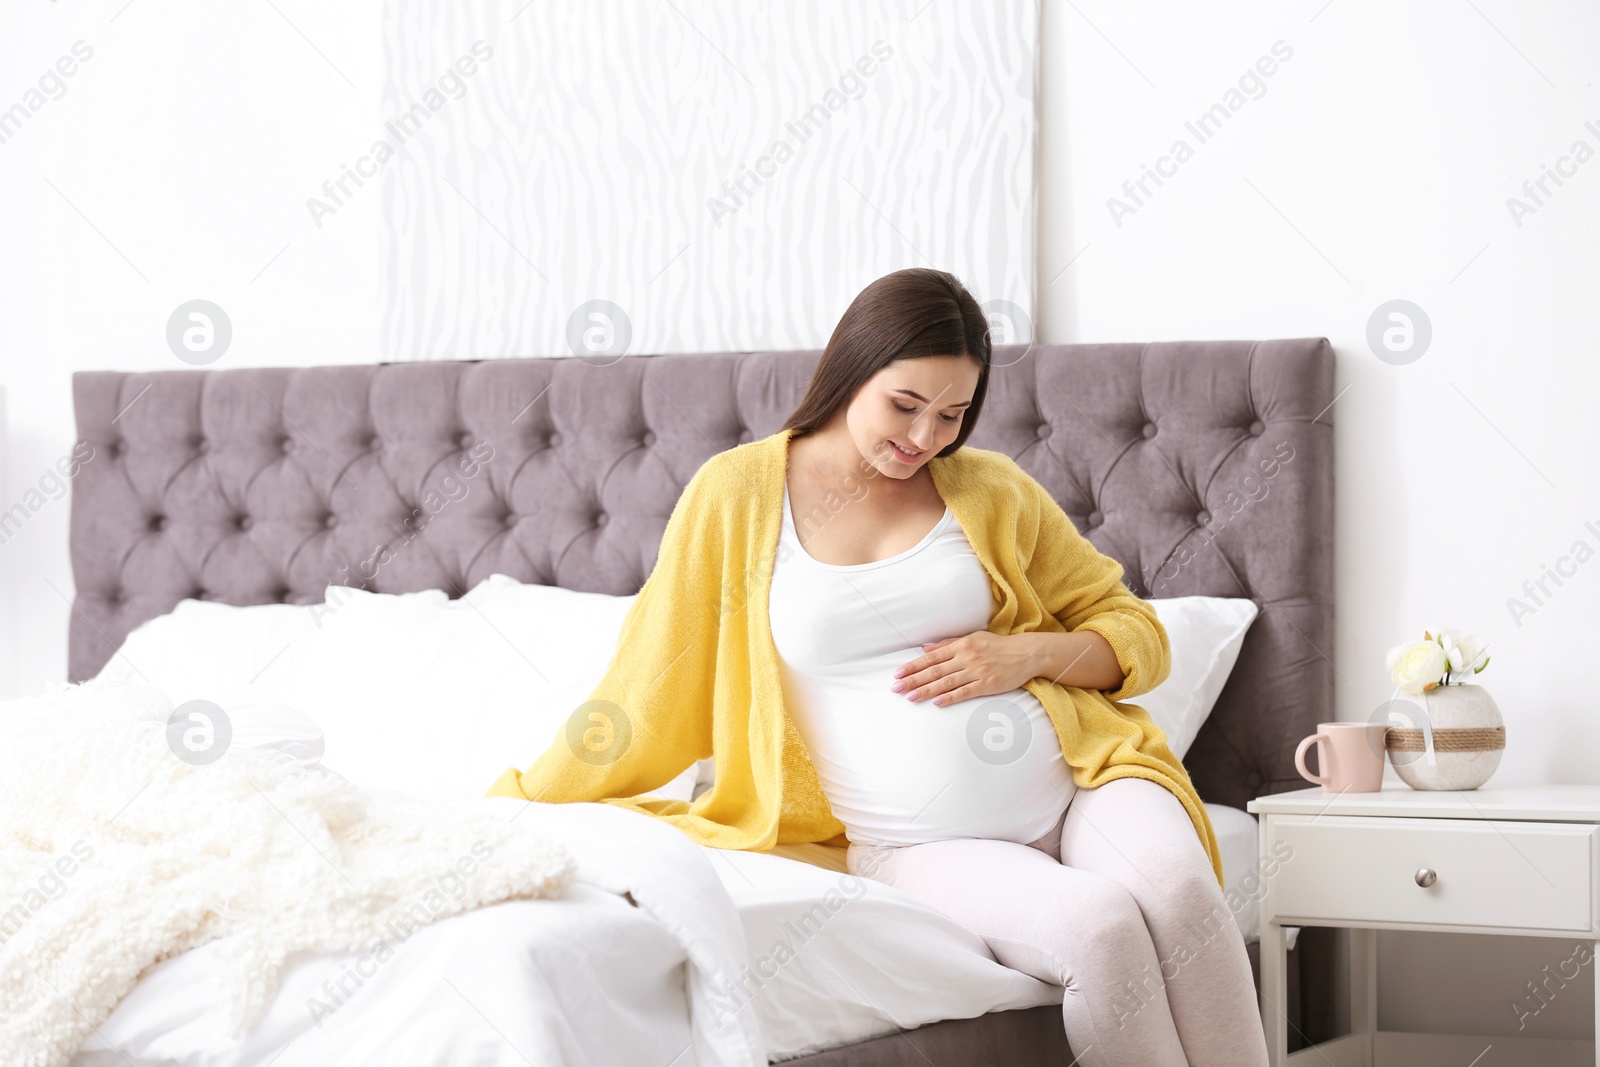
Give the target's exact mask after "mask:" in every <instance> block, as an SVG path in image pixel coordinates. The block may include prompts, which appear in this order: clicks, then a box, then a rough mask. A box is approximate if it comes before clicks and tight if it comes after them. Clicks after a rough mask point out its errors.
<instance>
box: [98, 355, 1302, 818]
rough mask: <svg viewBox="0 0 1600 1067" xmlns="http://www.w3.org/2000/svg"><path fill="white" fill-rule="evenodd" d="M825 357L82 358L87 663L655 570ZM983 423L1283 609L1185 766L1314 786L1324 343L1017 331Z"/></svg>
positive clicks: (1008, 448) (1252, 648) (1156, 546)
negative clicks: (209, 638)
mask: <svg viewBox="0 0 1600 1067" xmlns="http://www.w3.org/2000/svg"><path fill="white" fill-rule="evenodd" d="M819 357H820V353H819V352H816V351H800V352H761V353H722V354H712V355H677V356H630V357H626V358H623V359H620V360H617V361H615V362H612V363H610V364H609V365H605V366H601V365H595V364H591V363H589V362H587V361H585V360H581V359H530V360H493V361H488V362H462V363H404V364H380V365H368V366H355V367H316V368H307V369H259V370H200V371H161V372H156V373H150V374H125V373H118V372H110V371H100V372H88V373H80V374H78V375H76V376H75V378H74V381H73V388H74V399H75V403H76V409H77V423H78V426H77V430H78V436H79V438H80V440H81V441H85V442H88V443H89V444H90V445H92V446H93V448H94V450H95V453H94V457H93V458H92V459H91V460H90V461H89V462H87V463H85V464H83V466H82V469H81V471H80V473H79V474H78V475H77V477H76V479H75V481H74V485H73V498H72V545H71V549H72V567H73V575H74V579H75V582H76V589H77V595H76V600H75V601H74V604H73V614H72V623H71V636H70V668H69V669H70V674H71V678H72V679H73V680H75V681H76V680H82V679H85V678H89V677H91V676H93V675H94V674H96V673H97V672H98V671H99V669H100V668H101V666H102V665H104V663H105V662H106V660H108V659H109V658H110V657H111V655H112V654H113V653H114V651H115V650H116V648H117V647H118V646H119V645H120V644H121V643H122V640H123V638H124V637H126V636H127V634H128V633H129V631H131V630H132V629H133V628H134V627H136V626H138V625H139V624H140V623H142V622H144V621H145V620H147V619H150V618H153V617H154V616H156V615H159V614H162V613H164V612H167V611H169V610H171V609H172V608H173V606H174V605H176V604H177V602H178V601H179V600H181V599H183V598H185V597H200V598H205V599H211V600H220V601H224V602H226V603H229V604H263V603H272V602H277V601H287V602H291V603H315V602H320V601H321V600H322V598H323V589H324V586H326V585H327V584H328V583H330V582H331V583H342V584H350V585H360V584H363V582H365V583H366V585H367V587H368V588H371V589H375V590H377V591H379V592H390V593H394V592H410V591H414V590H419V589H429V588H440V589H444V590H446V591H448V592H449V593H450V594H451V595H452V596H457V595H460V594H461V593H463V592H465V591H466V590H467V589H469V588H471V587H472V586H473V585H474V584H476V583H477V582H478V581H479V580H481V579H483V578H485V577H487V576H488V575H490V574H492V573H495V572H497V571H498V572H503V573H506V574H509V575H512V576H514V577H516V578H518V579H521V580H523V581H528V582H539V583H544V584H554V585H560V586H565V587H567V588H571V589H580V590H589V591H596V592H605V593H612V594H629V593H634V592H637V591H638V589H639V586H640V585H642V584H643V582H644V579H645V578H646V577H647V576H648V574H649V572H650V569H651V568H652V567H653V566H654V563H655V556H656V551H657V549H658V547H659V544H660V538H661V533H662V531H663V530H664V529H665V526H666V521H667V517H668V515H669V514H670V513H671V511H672V506H673V504H674V503H675V502H676V500H677V498H678V495H679V493H680V492H681V491H682V489H683V486H684V485H685V484H686V483H687V482H688V480H689V478H690V477H691V476H693V474H694V473H695V471H696V470H698V469H699V467H700V464H701V463H703V462H704V461H705V460H706V459H707V458H709V457H710V456H712V455H713V454H715V453H716V452H719V451H721V450H723V449H726V448H730V447H732V446H733V445H735V444H737V443H739V442H742V441H749V440H753V439H755V438H758V437H764V436H766V435H767V434H770V433H772V432H774V431H775V430H777V428H778V427H779V425H780V424H781V423H782V422H783V420H784V418H785V417H786V416H787V415H788V413H789V412H790V411H791V410H792V409H793V408H794V407H795V406H796V405H797V404H798V403H799V401H800V398H801V396H802V394H803V393H804V390H805V386H806V384H807V382H808V381H809V379H810V375H811V371H812V369H813V368H814V366H815V365H816V361H817V359H818V358H819ZM994 363H995V367H994V371H993V373H992V375H991V378H990V385H989V395H988V398H987V400H986V401H985V405H984V411H983V414H982V421H981V422H980V424H979V426H978V427H977V429H976V430H975V431H974V432H973V434H972V436H971V438H970V443H971V444H972V445H973V446H975V447H979V448H988V449H995V450H997V451H1002V452H1005V453H1008V454H1009V455H1011V456H1013V457H1014V458H1015V459H1016V460H1017V461H1018V462H1019V463H1020V464H1021V465H1022V466H1023V467H1024V468H1025V469H1027V470H1028V471H1029V473H1031V474H1032V475H1033V476H1034V477H1035V478H1037V479H1038V480H1039V481H1040V483H1042V484H1043V485H1044V486H1045V487H1046V488H1047V489H1049V490H1050V492H1051V493H1052V494H1053V495H1054V496H1055V498H1056V499H1057V500H1058V501H1060V503H1061V505H1062V507H1063V508H1064V509H1065V510H1066V512H1067V514H1068V515H1070V516H1071V517H1072V520H1073V522H1075V523H1076V524H1078V527H1079V529H1081V530H1083V531H1084V532H1085V534H1086V535H1087V536H1088V537H1089V539H1090V540H1091V541H1092V542H1093V543H1094V544H1095V545H1096V546H1097V547H1098V548H1099V549H1100V550H1101V551H1102V552H1104V553H1106V554H1107V555H1109V556H1112V557H1113V558H1115V559H1117V560H1118V561H1119V562H1121V563H1122V565H1123V567H1124V568H1125V569H1126V572H1127V573H1126V576H1125V580H1126V581H1127V584H1128V585H1129V587H1130V588H1131V589H1132V590H1133V591H1134V592H1135V593H1137V594H1139V595H1141V596H1144V597H1167V596H1183V595H1190V594H1209V595H1214V596H1248V597H1251V598H1253V599H1254V600H1255V601H1256V602H1257V603H1258V604H1260V605H1262V612H1261V614H1260V616H1259V617H1258V618H1257V619H1256V621H1255V623H1254V624H1253V625H1252V627H1251V630H1250V633H1249V635H1248V637H1247V638H1246V640H1245V644H1244V648H1243V650H1242V651H1241V653H1240V656H1239V662H1238V665H1237V666H1236V667H1235V669H1234V672H1233V676H1232V678H1231V680H1230V681H1229V683H1228V686H1227V688H1226V689H1225V690H1224V691H1223V693H1222V696H1221V699H1220V700H1219V701H1218V703H1217V706H1216V709H1215V710H1214V711H1213V713H1212V715H1211V718H1210V719H1209V720H1208V721H1207V723H1206V725H1205V726H1204V728H1203V729H1202V730H1201V732H1200V735H1199V737H1198V739H1197V740H1196V741H1195V744H1194V746H1193V748H1192V749H1191V750H1190V751H1189V754H1188V756H1187V757H1186V758H1185V761H1184V762H1185V764H1186V766H1187V767H1188V769H1189V771H1190V774H1191V776H1192V777H1193V779H1194V782H1195V785H1196V787H1197V788H1198V789H1199V791H1200V794H1201V796H1202V797H1204V798H1205V799H1206V800H1210V801H1214V802H1217V803H1223V804H1230V805H1233V806H1235V807H1240V808H1242V807H1244V805H1245V802H1246V801H1247V800H1249V799H1250V798H1252V797H1254V796H1257V795H1260V794H1263V793H1270V792H1278V791H1282V790H1285V789H1289V788H1298V787H1300V786H1303V785H1304V781H1303V780H1302V779H1301V778H1300V777H1299V775H1297V774H1296V773H1295V770H1294V761H1293V753H1294V744H1295V742H1296V741H1297V740H1298V739H1299V738H1300V737H1302V736H1304V735H1305V734H1308V733H1311V732H1313V730H1314V728H1315V725H1316V723H1318V722H1319V721H1325V720H1331V719H1333V717H1334V707H1333V665H1332V663H1331V661H1330V660H1329V659H1328V653H1330V652H1331V649H1332V645H1333V425H1332V417H1331V413H1330V411H1329V406H1330V405H1331V404H1332V402H1333V398H1334V394H1333V352H1332V350H1331V349H1330V347H1329V345H1328V343H1327V342H1326V341H1325V340H1320V339H1315V340H1292V341H1259V342H1246V341H1207V342H1193V343H1183V342H1174V343H1161V344H1150V345H1143V346H1141V345H1036V346H1031V347H1024V346H1006V347H1001V348H997V349H996V350H995V354H994Z"/></svg>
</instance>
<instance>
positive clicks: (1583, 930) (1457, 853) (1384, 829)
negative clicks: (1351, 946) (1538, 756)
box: [1263, 815, 1600, 934]
mask: <svg viewBox="0 0 1600 1067" xmlns="http://www.w3.org/2000/svg"><path fill="white" fill-rule="evenodd" d="M1268 826H1269V830H1268V833H1269V834H1270V836H1271V838H1272V840H1269V841H1268V842H1267V843H1266V847H1267V850H1268V854H1269V855H1277V856H1278V857H1279V858H1280V863H1279V866H1278V869H1277V871H1276V873H1275V874H1274V875H1273V876H1272V877H1271V878H1270V879H1269V880H1268V883H1267V896H1266V899H1265V900H1264V901H1263V909H1264V911H1263V918H1266V917H1268V916H1269V915H1270V916H1272V917H1286V918H1288V919H1290V920H1293V919H1303V920H1307V922H1308V923H1309V922H1311V921H1312V920H1316V919H1328V920H1339V921H1343V922H1348V923H1350V924H1352V925H1360V924H1362V923H1363V922H1375V923H1379V924H1384V923H1412V924H1430V923H1431V924H1438V925H1441V926H1488V927H1512V928H1521V929H1526V930H1530V931H1532V930H1542V931H1551V932H1561V933H1578V934H1587V933H1589V932H1590V931H1591V928H1592V927H1591V923H1592V916H1591V914H1590V898H1591V895H1592V893H1593V890H1594V864H1595V849H1594V844H1595V837H1596V834H1597V833H1600V826H1594V825H1592V824H1586V823H1540V822H1498V821H1497V822H1491V821H1487V820H1477V819H1402V818H1373V817H1352V816H1332V815H1322V816H1309V815H1274V816H1271V817H1270V819H1269V820H1268ZM1285 844H1287V845H1288V846H1289V847H1290V848H1292V849H1293V850H1294V851H1293V854H1292V855H1291V856H1289V857H1288V858H1287V859H1284V858H1282V857H1283V855H1284V853H1285V852H1286V851H1287V850H1286V849H1285V848H1284V845H1285ZM1424 867H1426V868H1429V869H1431V870H1433V871H1434V872H1435V873H1436V876H1437V878H1436V880H1435V881H1434V882H1433V884H1432V885H1431V886H1428V887H1426V888H1424V887H1423V886H1420V885H1418V884H1417V880H1416V875H1417V871H1418V870H1419V869H1420V868H1424Z"/></svg>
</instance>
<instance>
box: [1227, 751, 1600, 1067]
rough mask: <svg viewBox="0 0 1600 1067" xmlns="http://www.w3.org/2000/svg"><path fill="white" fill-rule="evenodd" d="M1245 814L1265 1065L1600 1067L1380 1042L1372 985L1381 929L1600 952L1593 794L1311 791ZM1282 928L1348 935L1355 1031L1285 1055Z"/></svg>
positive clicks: (1513, 1043) (1480, 1039) (1526, 1053)
mask: <svg viewBox="0 0 1600 1067" xmlns="http://www.w3.org/2000/svg"><path fill="white" fill-rule="evenodd" d="M1247 807H1248V809H1249V810H1250V811H1251V812H1252V813H1254V814H1255V815H1257V816H1258V817H1259V819H1260V824H1261V849H1260V854H1261V861H1262V863H1263V867H1262V875H1261V878H1262V893H1263V896H1262V898H1261V1017H1262V1022H1263V1024H1264V1025H1265V1026H1266V1030H1267V1049H1268V1051H1269V1052H1270V1054H1271V1061H1272V1064H1273V1067H1283V1065H1284V1064H1309V1063H1315V1064H1318V1065H1319V1067H1329V1065H1332V1067H1358V1065H1359V1067H1417V1065H1422V1064H1429V1063H1435V1062H1437V1063H1449V1064H1453V1065H1456V1067H1467V1065H1468V1064H1472V1063H1475V1062H1476V1057H1478V1056H1480V1055H1481V1054H1482V1053H1483V1052H1484V1050H1485V1048H1486V1047H1487V1046H1489V1045H1491V1044H1492V1045H1493V1046H1494V1053H1493V1056H1492V1058H1491V1059H1489V1060H1485V1061H1484V1064H1480V1065H1479V1067H1485V1065H1486V1064H1487V1063H1490V1062H1492V1063H1493V1064H1495V1065H1496V1067H1502V1065H1511V1064H1529V1065H1537V1067H1566V1065H1568V1064H1571V1065H1574V1067H1577V1065H1583V1067H1594V1065H1600V1043H1594V1044H1592V1043H1590V1042H1587V1041H1559V1040H1552V1039H1548V1038H1530V1037H1505V1036H1500V1035H1477V1034H1416V1033H1400V1032H1395V1031H1383V1030H1379V1029H1378V1028H1377V1021H1378V999H1377V992H1378V991H1377V981H1376V970H1377V952H1376V940H1377V935H1376V931H1377V930H1380V929H1382V930H1440V931H1449V932H1455V933H1473V934H1517V935H1524V936H1534V937H1551V938H1560V939H1562V940H1564V941H1569V942H1571V943H1572V948H1574V949H1576V948H1579V947H1582V948H1583V949H1584V955H1586V956H1587V955H1588V954H1590V953H1594V954H1597V955H1600V945H1597V944H1596V943H1595V942H1596V939H1597V938H1600V926H1597V923H1600V901H1597V900H1596V892H1597V888H1600V786H1591V785H1543V786H1496V785H1495V784H1494V783H1493V782H1490V783H1489V784H1487V785H1484V786H1482V787H1480V788H1478V789H1473V790H1468V791H1466V792H1448V793H1446V792H1437V793H1436V792H1421V791H1418V790H1414V789H1411V788H1409V787H1407V786H1403V785H1397V784H1394V785H1391V784H1387V783H1386V784H1385V786H1384V788H1383V790H1382V791H1380V792H1377V793H1345V794H1343V795H1338V796H1335V795H1333V794H1329V793H1324V792H1323V791H1322V788H1321V787H1320V786H1312V787H1311V788H1309V789H1299V790H1296V791H1294V792H1292V793H1277V794H1274V795H1272V796H1267V797H1259V798H1257V799H1255V800H1252V801H1250V803H1249V804H1248V805H1247ZM1430 873H1431V875H1432V877H1430V876H1429V875H1430ZM1286 926H1291V927H1293V926H1342V927H1348V928H1349V929H1350V976H1349V981H1350V1013H1351V1031H1352V1032H1351V1033H1350V1034H1348V1035H1346V1036H1343V1037H1340V1038H1336V1039H1334V1040H1332V1041H1325V1042H1323V1043H1322V1044H1320V1045H1317V1046H1315V1047H1313V1048H1307V1049H1302V1050H1300V1051H1299V1052H1296V1053H1295V1054H1294V1055H1292V1056H1291V1055H1289V1054H1288V1052H1287V1049H1288V1016H1287V1015H1286V1014H1285V1012H1286V1010H1287V1003H1286V1001H1287V996H1286V989H1285V958H1284V953H1285V944H1284V927H1286ZM1563 958H1565V954H1563ZM1575 966H1578V964H1575ZM1581 966H1587V967H1593V966H1595V964H1594V962H1593V961H1592V960H1591V961H1586V962H1583V963H1582V964H1581ZM1567 977H1569V978H1570V977H1571V975H1568V976H1567ZM1548 981H1549V979H1546V982H1548ZM1596 990H1597V992H1596V1005H1595V1008H1596V1017H1597V1019H1600V983H1597V984H1596ZM1530 996H1531V994H1530Z"/></svg>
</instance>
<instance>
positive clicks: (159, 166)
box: [0, 0, 382, 692]
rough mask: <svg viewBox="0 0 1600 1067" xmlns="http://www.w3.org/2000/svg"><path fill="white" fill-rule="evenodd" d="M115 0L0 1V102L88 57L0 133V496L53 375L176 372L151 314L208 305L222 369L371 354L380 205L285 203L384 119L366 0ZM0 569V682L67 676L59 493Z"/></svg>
mask: <svg viewBox="0 0 1600 1067" xmlns="http://www.w3.org/2000/svg"><path fill="white" fill-rule="evenodd" d="M124 3H125V0H114V2H109V3H92V4H89V5H79V4H13V5H8V6H7V8H6V11H5V13H4V14H3V15H0V110H4V109H7V108H9V107H11V106H12V105H13V104H16V103H18V102H23V101H25V99H26V96H25V94H26V93H27V92H28V90H29V89H34V88H37V86H38V79H39V78H40V77H41V75H44V74H45V73H46V72H47V71H49V70H51V69H52V68H53V67H54V65H55V64H56V62H57V60H58V59H59V58H60V57H63V56H69V55H71V52H72V47H73V44H74V43H75V42H78V41H82V42H83V46H84V48H87V49H89V50H92V55H91V56H90V58H88V59H87V60H86V61H83V62H82V63H81V64H80V65H79V66H78V67H77V69H76V71H75V73H73V74H72V75H71V76H70V77H68V78H66V79H64V80H63V84H64V85H65V93H64V94H63V95H61V96H60V98H59V99H49V98H48V94H47V96H46V99H45V102H44V103H43V106H42V107H40V108H39V109H38V111H37V112H34V113H31V114H30V117H29V118H28V119H27V120H26V122H25V123H23V124H22V126H21V128H20V129H17V130H15V131H14V132H11V133H10V136H9V137H8V138H7V139H6V140H5V141H4V143H0V204H3V205H4V209H3V211H0V250H3V254H0V386H4V387H7V389H8V391H9V394H10V415H11V419H10V422H11V427H10V448H9V455H8V456H7V460H6V462H7V464H8V467H9V472H10V489H11V495H9V496H7V497H6V504H7V505H9V504H10V503H11V502H12V501H14V500H16V499H18V498H19V497H20V496H21V495H22V494H23V493H25V492H26V490H27V489H28V488H29V487H31V486H36V485H37V483H38V481H39V479H40V478H41V476H43V475H45V473H46V472H47V471H48V470H49V469H50V468H51V467H52V466H53V465H54V464H55V463H56V462H57V460H58V459H59V458H60V457H62V456H63V455H64V454H66V453H67V452H69V451H70V450H71V448H72V444H73V439H74V432H73V419H72V392H71V388H72V383H71V374H72V372H73V371H76V370H88V369H105V368H115V369H119V370H139V369H143V370H172V369H182V368H183V367H184V364H182V363H180V362H179V361H178V360H177V359H176V358H175V357H174V355H173V354H172V352H171V351H170V350H169V349H168V348H167V343H166V323H167V318H168V316H169V315H170V314H171V313H172V311H173V310H174V309H175V308H176V307H177V306H178V305H179V304H181V303H183V302H185V301H188V300H191V299H195V298H203V299H207V300H211V301H213V302H214V303H216V304H218V305H220V306H221V307H222V308H223V310H224V311H225V312H226V313H227V314H228V316H229V318H230V319H231V321H232V324H233V342H232V346H231V348H230V349H229V351H228V352H227V353H226V355H225V356H224V359H225V361H226V363H225V364H224V365H227V366H239V367H248V366H262V365H268V364H278V365H304V364H311V363H349V362H364V361H368V360H371V359H374V358H375V355H376V345H375V343H374V338H375V336H376V329H375V326H376V300H377V296H376V294H377V279H378V261H377V250H378V239H377V217H378V209H379V204H378V202H377V201H378V197H377V196H376V195H373V196H369V197H366V198H357V199H355V200H354V201H352V203H351V204H350V205H349V207H348V208H347V209H345V210H343V211H341V212H340V214H339V215H338V217H337V218H335V219H332V220H327V222H326V223H325V225H324V226H323V227H322V229H321V230H318V229H317V228H316V227H314V226H313V225H312V223H311V219H310V215H309V213H308V212H307V210H306V207H305V201H306V198H307V197H309V196H311V195H313V194H314V193H316V192H317V191H318V189H319V187H320V186H321V184H322V182H323V180H324V179H325V178H327V177H328V176H329V175H337V174H338V172H339V165H340V163H341V162H343V161H346V160H348V159H351V158H353V153H355V152H358V151H360V150H362V149H364V148H365V146H366V145H367V144H369V143H370V142H371V140H372V138H373V136H374V135H375V134H374V131H376V130H377V129H378V128H379V127H380V126H381V125H382V123H381V120H380V118H379V109H378V99H379V96H378V93H379V88H380V78H381V75H380V70H379V62H378V33H377V22H378V7H379V5H378V3H377V0H359V2H357V3H349V4H340V5H319V4H313V3H309V2H305V0H274V4H276V9H275V8H274V6H272V5H269V4H249V5H243V6H239V5H231V4H229V5H224V4H207V3H199V2H196V0H178V2H166V0H163V2H162V3H148V2H135V3H132V4H129V5H128V6H126V7H124V6H123V4H124ZM119 9H120V10H119ZM280 12H281V14H280ZM319 50H320V53H321V54H319ZM324 57H326V58H324ZM69 69H70V64H69ZM346 79H348V81H347V80H346ZM274 257H276V259H274ZM269 263H270V266H269ZM0 570H3V571H4V572H5V574H4V578H5V579H7V580H9V582H10V587H11V589H12V590H14V591H15V600H14V602H13V604H12V608H13V611H14V614H15V617H16V618H17V620H18V622H17V625H16V627H15V630H14V639H13V642H11V643H10V647H14V649H15V652H14V653H13V654H12V656H11V657H9V660H10V661H9V662H7V661H6V660H0V692H11V691H15V690H19V689H20V690H23V691H28V690H34V689H37V688H38V687H40V686H42V685H45V684H47V683H50V682H56V681H59V680H61V679H63V678H65V677H66V633H67V619H68V605H67V602H66V601H65V599H64V597H68V596H71V594H72V577H71V570H70V568H69V567H68V563H67V502H66V500H64V499H63V500H59V501H52V502H50V503H49V504H48V505H47V506H45V507H43V508H42V509H40V510H39V511H38V512H37V513H36V514H34V515H33V516H32V517H31V518H30V519H29V521H28V522H27V523H26V524H25V525H24V526H23V527H22V529H21V531H20V532H19V533H18V534H16V536H15V537H13V538H12V539H11V540H10V541H8V542H6V543H4V544H0ZM52 586H53V587H54V588H52ZM7 646H8V643H7V642H4V641H0V648H5V647H7Z"/></svg>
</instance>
